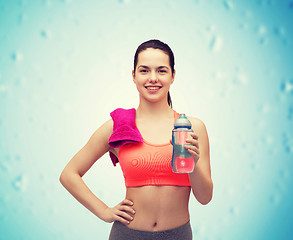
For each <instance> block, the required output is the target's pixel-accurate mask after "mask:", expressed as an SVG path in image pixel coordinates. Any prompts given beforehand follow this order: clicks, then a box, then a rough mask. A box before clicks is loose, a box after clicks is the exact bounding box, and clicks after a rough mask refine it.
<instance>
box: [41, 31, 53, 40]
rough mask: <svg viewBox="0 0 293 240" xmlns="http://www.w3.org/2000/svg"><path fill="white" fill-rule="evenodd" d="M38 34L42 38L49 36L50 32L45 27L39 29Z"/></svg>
mask: <svg viewBox="0 0 293 240" xmlns="http://www.w3.org/2000/svg"><path fill="white" fill-rule="evenodd" d="M40 35H41V37H43V38H50V37H51V36H52V34H51V32H50V31H49V30H46V29H43V30H41V32H40Z"/></svg>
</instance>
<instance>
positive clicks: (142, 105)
mask: <svg viewBox="0 0 293 240" xmlns="http://www.w3.org/2000/svg"><path fill="white" fill-rule="evenodd" d="M136 113H137V117H144V118H148V117H150V118H152V119H156V118H161V117H163V116H165V117H166V116H169V115H171V116H173V110H172V109H171V107H170V106H169V105H168V102H167V100H166V101H164V102H162V101H160V102H156V103H150V102H146V101H143V100H142V99H140V102H139V106H138V108H137V111H136Z"/></svg>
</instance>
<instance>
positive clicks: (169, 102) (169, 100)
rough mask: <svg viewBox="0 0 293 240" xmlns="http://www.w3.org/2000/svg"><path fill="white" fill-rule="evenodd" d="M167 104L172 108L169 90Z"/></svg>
mask: <svg viewBox="0 0 293 240" xmlns="http://www.w3.org/2000/svg"><path fill="white" fill-rule="evenodd" d="M168 104H169V106H170V107H171V108H172V109H173V106H172V100H171V95H170V92H168Z"/></svg>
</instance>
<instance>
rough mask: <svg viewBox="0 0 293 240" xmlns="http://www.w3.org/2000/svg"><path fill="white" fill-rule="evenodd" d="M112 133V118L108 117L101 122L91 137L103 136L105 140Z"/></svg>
mask: <svg viewBox="0 0 293 240" xmlns="http://www.w3.org/2000/svg"><path fill="white" fill-rule="evenodd" d="M112 133H113V120H112V119H109V120H107V121H106V122H104V124H102V125H101V126H100V127H99V128H98V129H97V130H96V131H95V132H94V134H93V135H92V138H101V137H104V138H105V139H106V140H107V139H109V138H110V136H111V134H112Z"/></svg>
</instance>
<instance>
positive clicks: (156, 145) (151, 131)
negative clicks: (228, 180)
mask: <svg viewBox="0 0 293 240" xmlns="http://www.w3.org/2000/svg"><path fill="white" fill-rule="evenodd" d="M132 77H133V81H134V83H135V85H136V88H137V90H138V93H139V106H138V108H137V109H134V108H132V109H121V108H118V109H116V110H114V111H113V112H112V113H111V117H112V119H110V120H108V121H107V122H105V123H104V124H103V125H102V126H101V127H100V128H99V129H97V130H96V132H95V133H94V134H93V135H92V137H91V138H90V140H89V141H88V143H87V144H86V145H85V146H84V147H83V148H82V149H81V150H80V151H79V152H78V153H77V154H76V155H75V156H74V157H73V158H72V159H71V161H70V162H69V163H68V164H67V166H66V167H65V169H64V170H63V172H62V173H61V176H60V181H61V183H62V184H63V185H64V187H65V188H66V189H67V190H68V191H69V192H70V193H71V194H72V195H73V196H74V197H75V198H76V199H77V200H78V201H80V202H81V203H82V204H83V205H84V206H85V207H86V208H88V209H89V210H90V211H91V212H93V213H94V214H95V215H96V216H97V217H99V218H100V219H102V220H103V221H105V222H114V224H113V225H112V229H111V232H110V238H109V239H110V240H118V239H119V240H124V239H127V240H131V239H136V240H137V239H168V240H172V239H184V240H190V239H192V230H191V225H190V215H189V210H188V203H189V198H190V192H191V190H192V193H193V195H194V197H195V198H196V199H197V200H198V201H199V202H200V203H201V204H207V203H209V202H210V200H211V198H212V192H213V183H212V179H211V169H210V157H209V140H208V135H207V131H206V128H205V125H204V124H203V123H202V121H200V120H199V119H197V118H193V117H189V120H190V121H191V123H192V126H193V130H194V132H195V133H196V134H192V135H191V137H192V139H188V140H187V141H186V143H188V144H187V145H186V146H185V147H186V148H187V150H188V151H189V153H191V154H192V156H193V159H194V162H195V168H194V171H193V172H192V173H189V174H187V173H174V172H173V171H172V168H171V158H172V144H171V142H170V136H171V132H172V129H173V126H174V121H175V120H176V119H177V118H178V117H179V114H178V113H177V112H176V111H174V110H173V109H172V102H171V98H170V94H169V89H170V87H171V85H172V83H173V82H174V78H175V69H174V55H173V52H172V50H171V49H170V47H169V46H168V45H167V44H165V43H163V42H161V41H159V40H150V41H147V42H144V43H142V44H141V45H140V46H139V47H138V49H137V51H136V53H135V57H134V69H133V71H132ZM106 152H109V153H110V157H111V159H112V161H113V163H114V165H116V164H117V163H118V162H119V163H120V166H121V169H122V171H123V175H124V178H125V186H126V196H125V199H124V200H122V201H121V202H120V203H118V204H117V205H116V206H114V207H108V206H107V205H106V204H105V203H104V202H102V201H101V200H100V199H99V198H97V197H96V196H95V195H94V194H93V193H92V192H91V191H90V190H89V188H88V187H87V186H86V185H85V183H84V182H83V180H82V176H83V175H84V174H85V173H86V172H87V171H88V170H89V168H90V167H91V166H92V165H93V164H94V163H95V162H96V161H97V160H98V159H99V158H100V157H101V156H103V155H104V154H105V153H106Z"/></svg>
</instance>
